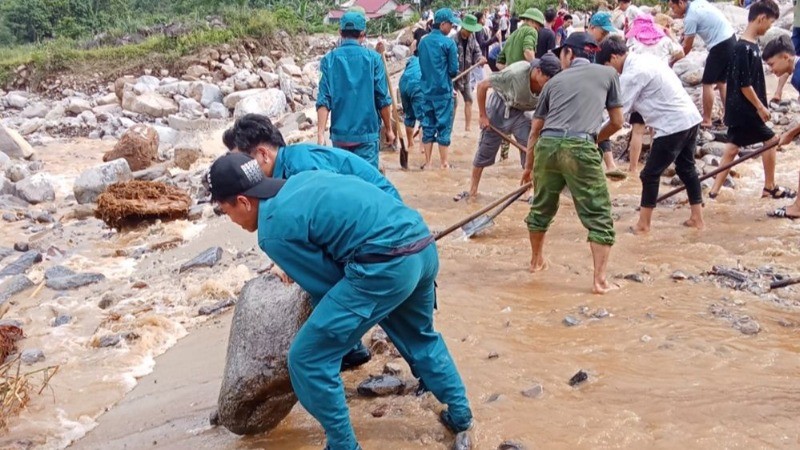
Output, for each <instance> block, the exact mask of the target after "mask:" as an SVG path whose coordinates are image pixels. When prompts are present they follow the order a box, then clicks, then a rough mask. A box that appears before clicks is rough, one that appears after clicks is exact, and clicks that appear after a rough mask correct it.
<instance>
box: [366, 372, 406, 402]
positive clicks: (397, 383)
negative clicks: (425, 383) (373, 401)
mask: <svg viewBox="0 0 800 450" xmlns="http://www.w3.org/2000/svg"><path fill="white" fill-rule="evenodd" d="M404 388H405V383H403V381H402V380H401V379H399V378H397V377H393V376H391V375H378V376H377V377H369V378H367V379H366V380H364V381H362V382H361V384H359V385H358V389H357V390H358V395H362V396H364V397H382V396H384V395H397V394H400V393H402V392H403V389H404Z"/></svg>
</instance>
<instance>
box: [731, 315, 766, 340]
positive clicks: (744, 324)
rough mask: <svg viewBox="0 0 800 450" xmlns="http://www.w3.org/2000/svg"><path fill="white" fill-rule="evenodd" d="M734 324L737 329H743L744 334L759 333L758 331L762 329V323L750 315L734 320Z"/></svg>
mask: <svg viewBox="0 0 800 450" xmlns="http://www.w3.org/2000/svg"><path fill="white" fill-rule="evenodd" d="M733 326H734V328H736V329H737V330H739V331H741V332H742V334H747V335H754V334H758V332H759V331H761V325H759V324H758V322H756V321H755V320H753V319H751V318H750V317H748V316H743V317H740V318H739V319H738V320H737V321H736V322H734V324H733Z"/></svg>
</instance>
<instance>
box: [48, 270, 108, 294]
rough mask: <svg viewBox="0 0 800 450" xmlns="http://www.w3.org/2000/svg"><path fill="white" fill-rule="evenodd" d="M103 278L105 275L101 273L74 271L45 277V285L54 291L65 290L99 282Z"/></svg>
mask: <svg viewBox="0 0 800 450" xmlns="http://www.w3.org/2000/svg"><path fill="white" fill-rule="evenodd" d="M105 279H106V277H105V276H104V275H103V274H101V273H76V274H72V275H66V276H60V277H52V278H47V277H45V286H47V287H49V288H50V289H53V290H56V291H66V290H69V289H78V288H80V287H83V286H88V285H90V284H95V283H99V282H101V281H103V280H105Z"/></svg>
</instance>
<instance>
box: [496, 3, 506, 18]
mask: <svg viewBox="0 0 800 450" xmlns="http://www.w3.org/2000/svg"><path fill="white" fill-rule="evenodd" d="M497 12H498V13H499V14H500V15H501V16H505V15H506V14H507V13H508V5H506V4H505V2H503V3H500V4H499V5H498V6H497Z"/></svg>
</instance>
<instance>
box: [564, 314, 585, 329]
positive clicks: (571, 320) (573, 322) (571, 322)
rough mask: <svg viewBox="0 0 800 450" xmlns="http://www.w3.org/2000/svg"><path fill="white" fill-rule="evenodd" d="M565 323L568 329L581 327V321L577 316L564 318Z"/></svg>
mask: <svg viewBox="0 0 800 450" xmlns="http://www.w3.org/2000/svg"><path fill="white" fill-rule="evenodd" d="M563 323H564V325H566V326H568V327H574V326H575V325H580V323H581V321H580V319H578V318H577V317H575V316H566V317H564V320H563Z"/></svg>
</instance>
